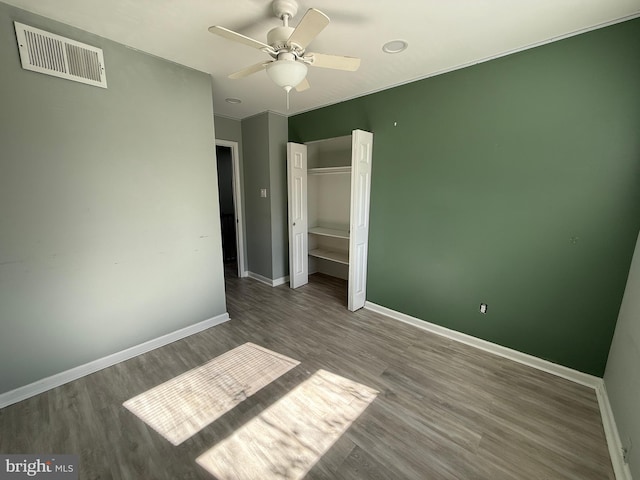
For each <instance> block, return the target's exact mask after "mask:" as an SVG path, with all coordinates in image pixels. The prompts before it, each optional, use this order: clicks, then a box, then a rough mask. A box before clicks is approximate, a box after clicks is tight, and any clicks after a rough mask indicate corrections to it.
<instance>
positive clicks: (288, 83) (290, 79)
mask: <svg viewBox="0 0 640 480" xmlns="http://www.w3.org/2000/svg"><path fill="white" fill-rule="evenodd" d="M267 74H268V75H269V77H270V78H271V80H273V82H274V83H275V84H276V85H278V86H279V87H282V88H284V89H285V90H287V91H289V90H291V89H292V88H294V87H296V86H297V85H299V84H300V82H302V80H304V79H305V77H306V76H307V66H306V65H305V64H304V63H302V62H298V61H296V60H277V61H275V62H271V63H270V64H268V65H267Z"/></svg>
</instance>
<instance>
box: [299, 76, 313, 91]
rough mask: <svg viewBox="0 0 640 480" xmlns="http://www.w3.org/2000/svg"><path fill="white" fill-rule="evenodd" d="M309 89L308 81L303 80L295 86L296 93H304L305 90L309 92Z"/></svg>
mask: <svg viewBox="0 0 640 480" xmlns="http://www.w3.org/2000/svg"><path fill="white" fill-rule="evenodd" d="M309 88H311V85H309V80H307V79H306V78H305V79H304V80H302V81H301V82H300V83H299V84H298V85H296V92H304V91H305V90H309Z"/></svg>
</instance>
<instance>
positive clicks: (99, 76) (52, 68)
mask: <svg viewBox="0 0 640 480" xmlns="http://www.w3.org/2000/svg"><path fill="white" fill-rule="evenodd" d="M13 23H14V25H15V27H16V37H17V38H18V47H19V50H20V60H21V61H22V68H24V69H26V70H33V71H34V72H40V73H46V74H47V75H53V76H54V77H60V78H66V79H68V80H73V81H75V82H81V83H86V84H88V85H94V86H96V87H102V88H107V76H106V72H105V70H104V57H103V55H102V49H100V48H95V47H92V46H90V45H86V44H84V43H80V42H76V41H74V40H70V39H68V38H64V37H61V36H59V35H54V34H53V33H49V32H45V31H44V30H39V29H37V28H33V27H30V26H28V25H24V24H22V23H18V22H13Z"/></svg>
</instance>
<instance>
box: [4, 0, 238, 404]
mask: <svg viewBox="0 0 640 480" xmlns="http://www.w3.org/2000/svg"><path fill="white" fill-rule="evenodd" d="M14 20H16V21H19V22H22V23H26V24H27V25H31V26H33V27H36V28H41V29H43V30H45V31H49V32H52V33H55V34H58V35H62V36H65V37H69V38H72V39H74V40H77V41H80V42H84V43H87V44H89V45H94V46H96V47H99V48H102V49H103V51H104V59H105V65H106V75H107V81H108V87H109V88H107V89H102V88H97V87H92V86H88V85H83V84H81V83H77V82H72V81H69V80H64V79H60V78H56V77H52V76H48V75H44V74H40V73H35V72H31V71H27V70H24V69H22V67H21V64H20V58H19V54H18V47H17V42H16V36H15V31H14V25H13V21H14ZM0 65H2V70H1V73H0V105H1V107H0V109H1V111H2V114H0V394H2V393H3V392H7V391H11V390H13V389H16V388H18V387H22V386H24V385H27V384H30V383H32V382H35V381H38V380H41V379H43V378H46V377H49V376H51V375H55V374H57V373H60V372H64V371H66V370H69V369H71V368H74V367H78V366H80V365H84V364H86V363H89V362H92V361H95V360H98V359H101V358H103V357H106V356H108V355H111V354H114V353H118V352H121V351H123V350H125V349H127V348H130V347H133V346H136V345H140V344H142V343H144V342H147V341H149V340H153V339H156V338H158V337H161V336H162V335H165V334H169V333H172V332H175V331H177V330H180V329H182V328H186V327H189V326H192V325H194V324H197V323H198V322H201V321H203V320H207V319H212V318H215V317H219V316H220V317H222V318H223V317H224V316H225V314H226V305H225V295H224V277H223V267H222V254H221V251H222V247H221V239H220V224H219V220H218V219H219V211H218V188H217V175H216V159H215V149H214V124H213V111H212V100H211V77H210V76H209V75H207V74H205V73H202V72H198V71H195V70H192V69H189V68H186V67H182V66H180V65H176V64H175V63H171V62H168V61H165V60H162V59H159V58H157V57H154V56H152V55H147V54H144V53H142V52H140V51H137V50H134V49H131V48H127V47H125V46H123V45H120V44H117V43H114V42H111V41H108V40H106V39H104V38H101V37H98V36H96V35H92V34H90V33H87V32H83V31H81V30H78V29H75V28H72V27H69V26H66V25H63V24H60V23H58V22H54V21H52V20H49V19H47V18H44V17H41V16H38V15H33V14H31V13H28V12H25V11H23V10H20V9H17V8H14V7H9V6H7V5H5V4H3V3H0Z"/></svg>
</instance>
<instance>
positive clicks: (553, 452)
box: [0, 275, 614, 480]
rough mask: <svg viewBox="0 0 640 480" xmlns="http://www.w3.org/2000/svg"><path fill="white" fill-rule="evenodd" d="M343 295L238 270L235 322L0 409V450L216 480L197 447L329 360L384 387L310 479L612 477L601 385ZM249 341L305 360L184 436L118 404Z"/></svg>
mask: <svg viewBox="0 0 640 480" xmlns="http://www.w3.org/2000/svg"><path fill="white" fill-rule="evenodd" d="M345 305H346V284H345V283H344V282H343V281H341V280H337V279H333V278H331V277H326V276H322V275H314V276H313V277H312V281H311V282H310V284H309V285H306V286H304V287H302V288H300V289H298V290H296V291H293V290H291V289H289V288H288V286H286V285H283V286H280V287H276V288H271V287H268V286H265V285H263V284H260V283H258V282H257V281H255V280H251V279H238V278H234V277H233V276H229V277H228V278H227V308H228V311H229V314H230V316H231V319H232V320H231V321H230V322H227V323H225V324H223V325H220V326H217V327H214V328H211V329H209V330H206V331H204V332H201V333H199V334H196V335H193V336H191V337H189V338H186V339H183V340H180V341H178V342H174V343H172V344H170V345H167V346H165V347H162V348H159V349H157V350H154V351H152V352H149V353H147V354H144V355H141V356H139V357H136V358H134V359H131V360H128V361H126V362H123V363H120V364H118V365H115V366H113V367H110V368H107V369H104V370H102V371H100V372H97V373H95V374H92V375H89V376H87V377H84V378H82V379H80V380H77V381H74V382H72V383H69V384H67V385H63V386H61V387H59V388H56V389H53V390H51V391H49V392H46V393H43V394H41V395H38V396H36V397H33V398H31V399H28V400H25V401H23V402H20V403H18V404H15V405H12V406H9V407H7V408H4V409H2V410H0V452H1V453H58V454H62V453H75V454H78V455H80V478H81V479H83V480H86V479H125V480H128V479H209V480H211V479H212V478H213V477H212V476H211V475H210V474H209V473H207V472H206V471H205V470H204V469H203V468H202V467H200V466H199V465H197V464H196V462H195V459H196V458H197V457H198V456H200V455H201V454H202V453H204V452H205V451H207V450H208V449H209V448H211V447H213V446H214V445H215V444H216V443H217V442H219V441H220V440H222V439H224V438H226V437H227V436H228V435H230V434H231V433H232V432H233V431H234V430H236V429H238V428H239V427H241V426H242V425H243V424H245V423H246V422H248V421H249V420H251V419H252V418H253V417H255V416H256V415H258V414H259V413H260V412H261V411H263V410H264V409H265V408H266V407H268V406H269V405H271V404H273V403H274V402H275V401H276V400H277V399H279V398H280V397H282V396H283V395H285V394H286V393H287V392H288V391H290V390H291V389H293V388H294V387H295V386H296V385H298V384H299V383H301V382H302V381H304V380H305V379H306V378H308V377H309V376H311V375H312V374H313V373H314V372H315V371H317V370H319V369H325V370H328V371H330V372H333V373H336V374H338V375H342V376H344V377H347V378H349V379H351V380H354V381H356V382H359V383H362V384H365V385H368V386H369V387H372V388H374V389H376V390H378V391H379V392H380V393H379V395H378V397H377V398H376V400H375V401H374V402H373V403H372V404H371V405H369V407H368V408H367V409H366V410H365V411H364V413H363V414H362V415H361V416H360V417H359V418H358V419H357V420H356V422H354V424H353V425H352V426H351V427H350V428H349V430H347V432H346V433H345V434H344V435H342V437H340V438H339V440H338V441H337V442H336V443H335V444H334V445H333V446H332V447H331V449H330V450H329V451H328V452H327V453H326V454H325V455H324V456H323V457H322V458H321V459H320V460H319V461H318V463H316V464H315V466H314V467H313V468H312V469H311V470H310V471H309V473H308V475H307V476H306V477H305V478H307V479H315V480H320V479H323V480H329V479H394V480H396V479H417V480H418V479H419V480H425V479H464V480H500V479H527V480H538V479H540V480H542V479H548V480H555V479H575V480H591V479H593V480H614V474H613V471H612V467H611V462H610V459H609V454H608V450H607V446H606V441H605V436H604V430H603V427H602V422H601V418H600V413H599V410H598V403H597V400H596V396H595V393H594V391H593V390H592V389H590V388H587V387H583V386H580V385H577V384H574V383H572V382H569V381H567V380H564V379H561V378H558V377H555V376H553V375H550V374H546V373H543V372H540V371H537V370H534V369H532V368H529V367H526V366H523V365H520V364H517V363H514V362H511V361H509V360H506V359H503V358H500V357H497V356H494V355H491V354H489V353H486V352H483V351H480V350H477V349H474V348H472V347H469V346H466V345H462V344H459V343H456V342H454V341H451V340H448V339H446V338H443V337H439V336H436V335H433V334H430V333H427V332H423V331H421V330H419V329H416V328H415V327H412V326H409V325H405V324H402V323H400V322H397V321H394V320H391V319H388V318H386V317H384V316H382V315H379V314H376V313H373V312H371V311H367V310H364V309H363V310H360V311H358V312H355V313H351V312H348V311H347V310H346V308H345ZM245 342H253V343H256V344H258V345H261V346H263V347H265V348H268V349H270V350H274V351H276V352H279V353H282V354H284V355H287V356H290V357H292V358H294V359H297V360H299V361H301V364H300V365H299V366H298V367H296V368H294V369H293V370H291V371H290V372H288V373H287V374H285V375H284V376H282V377H280V378H279V379H278V380H276V381H275V382H273V383H271V384H270V385H268V386H267V387H265V388H264V389H262V390H261V391H260V392H258V393H257V394H256V395H254V396H252V397H250V398H248V399H247V400H246V401H244V402H242V403H241V404H240V405H239V406H237V407H236V408H234V409H233V410H231V411H230V412H228V413H227V414H225V415H224V416H222V417H221V418H219V419H218V420H216V421H215V422H214V423H213V424H211V425H209V426H208V427H206V428H205V429H203V430H202V431H200V432H199V433H198V434H196V435H194V436H193V437H191V438H190V439H189V440H187V441H185V442H184V443H183V444H181V445H180V446H178V447H174V446H173V445H171V444H170V443H169V442H168V441H167V440H165V439H164V438H162V437H161V436H160V435H159V434H157V433H156V432H155V431H153V430H152V429H150V428H149V427H147V426H146V425H145V424H144V423H143V422H142V421H140V420H139V419H138V418H137V417H135V416H134V415H133V414H132V413H131V412H129V411H128V410H126V409H125V408H124V407H123V406H122V403H123V402H124V401H126V400H128V399H130V398H132V397H134V396H136V395H138V394H140V393H142V392H144V391H146V390H148V389H150V388H151V387H154V386H156V385H158V384H160V383H162V382H165V381H167V380H169V379H171V378H173V377H175V376H176V375H179V374H181V373H184V372H185V371H187V370H190V369H192V368H194V367H197V366H200V365H202V364H203V363H205V362H207V361H208V360H211V359H212V358H214V357H216V356H218V355H220V354H222V353H224V352H226V351H228V350H230V349H232V348H234V347H237V346H238V345H241V344H243V343H245ZM239 461H242V459H239ZM282 478H286V477H282ZM225 480H231V479H225ZM256 480H263V479H256Z"/></svg>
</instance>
